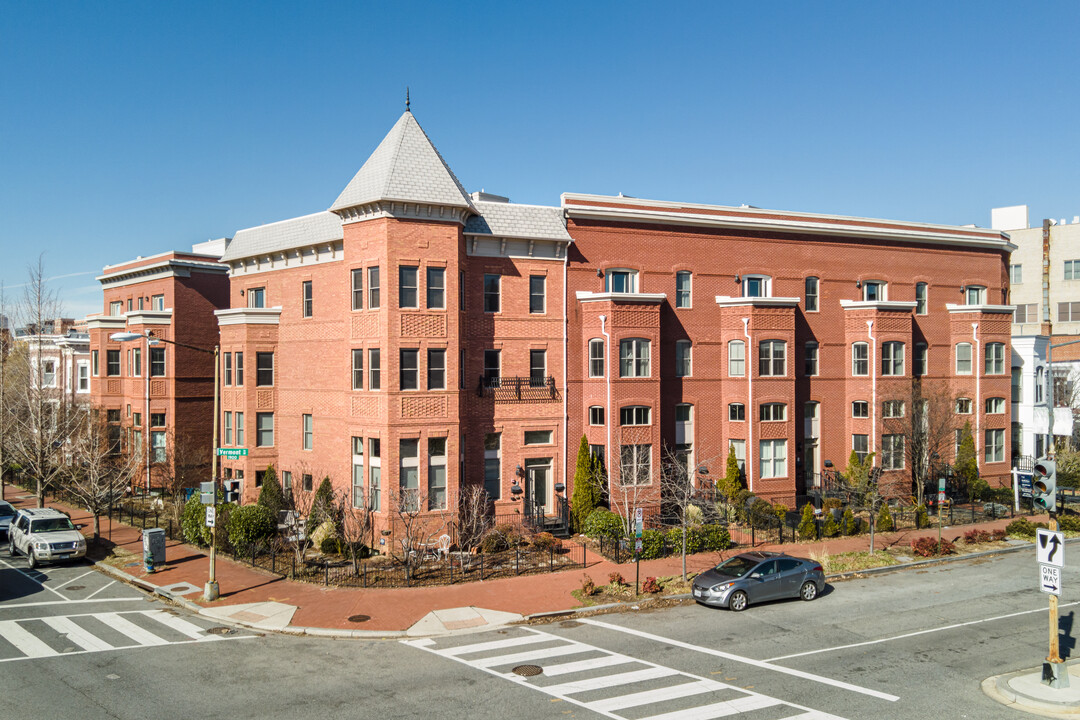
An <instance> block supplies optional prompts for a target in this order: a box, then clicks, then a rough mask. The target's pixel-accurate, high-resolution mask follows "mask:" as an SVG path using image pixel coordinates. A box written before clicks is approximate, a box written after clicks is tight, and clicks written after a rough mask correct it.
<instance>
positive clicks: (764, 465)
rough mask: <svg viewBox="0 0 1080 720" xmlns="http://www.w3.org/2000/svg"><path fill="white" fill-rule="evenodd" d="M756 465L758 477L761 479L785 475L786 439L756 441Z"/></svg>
mask: <svg viewBox="0 0 1080 720" xmlns="http://www.w3.org/2000/svg"><path fill="white" fill-rule="evenodd" d="M758 466H759V470H760V472H759V474H758V477H760V478H761V479H763V480H765V479H769V478H782V477H787V474H788V473H787V440H786V439H784V438H778V439H773V440H761V441H760V442H759V443H758Z"/></svg>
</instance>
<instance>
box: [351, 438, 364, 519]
mask: <svg viewBox="0 0 1080 720" xmlns="http://www.w3.org/2000/svg"><path fill="white" fill-rule="evenodd" d="M352 506H353V507H354V508H357V509H361V508H363V507H364V438H362V437H354V438H352Z"/></svg>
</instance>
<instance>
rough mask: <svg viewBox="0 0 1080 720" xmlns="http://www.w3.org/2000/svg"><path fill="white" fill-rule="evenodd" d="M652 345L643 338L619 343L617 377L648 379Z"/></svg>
mask: <svg viewBox="0 0 1080 720" xmlns="http://www.w3.org/2000/svg"><path fill="white" fill-rule="evenodd" d="M651 352H652V343H651V342H650V341H649V340H646V339H644V338H627V339H625V340H620V341H619V377H641V378H644V377H649V375H650V372H651V371H650V364H649V361H650V358H651Z"/></svg>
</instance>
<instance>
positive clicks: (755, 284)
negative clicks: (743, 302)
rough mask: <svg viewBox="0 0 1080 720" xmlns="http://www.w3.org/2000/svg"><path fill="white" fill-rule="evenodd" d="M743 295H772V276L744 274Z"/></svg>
mask: <svg viewBox="0 0 1080 720" xmlns="http://www.w3.org/2000/svg"><path fill="white" fill-rule="evenodd" d="M742 296H743V297H772V278H771V277H769V276H768V275H743V278H742Z"/></svg>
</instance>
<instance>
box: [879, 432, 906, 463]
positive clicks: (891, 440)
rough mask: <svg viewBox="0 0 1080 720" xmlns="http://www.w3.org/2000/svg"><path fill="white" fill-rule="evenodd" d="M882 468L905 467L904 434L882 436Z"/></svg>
mask: <svg viewBox="0 0 1080 720" xmlns="http://www.w3.org/2000/svg"><path fill="white" fill-rule="evenodd" d="M881 469H882V470H903V469H904V436H903V435H882V436H881Z"/></svg>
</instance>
